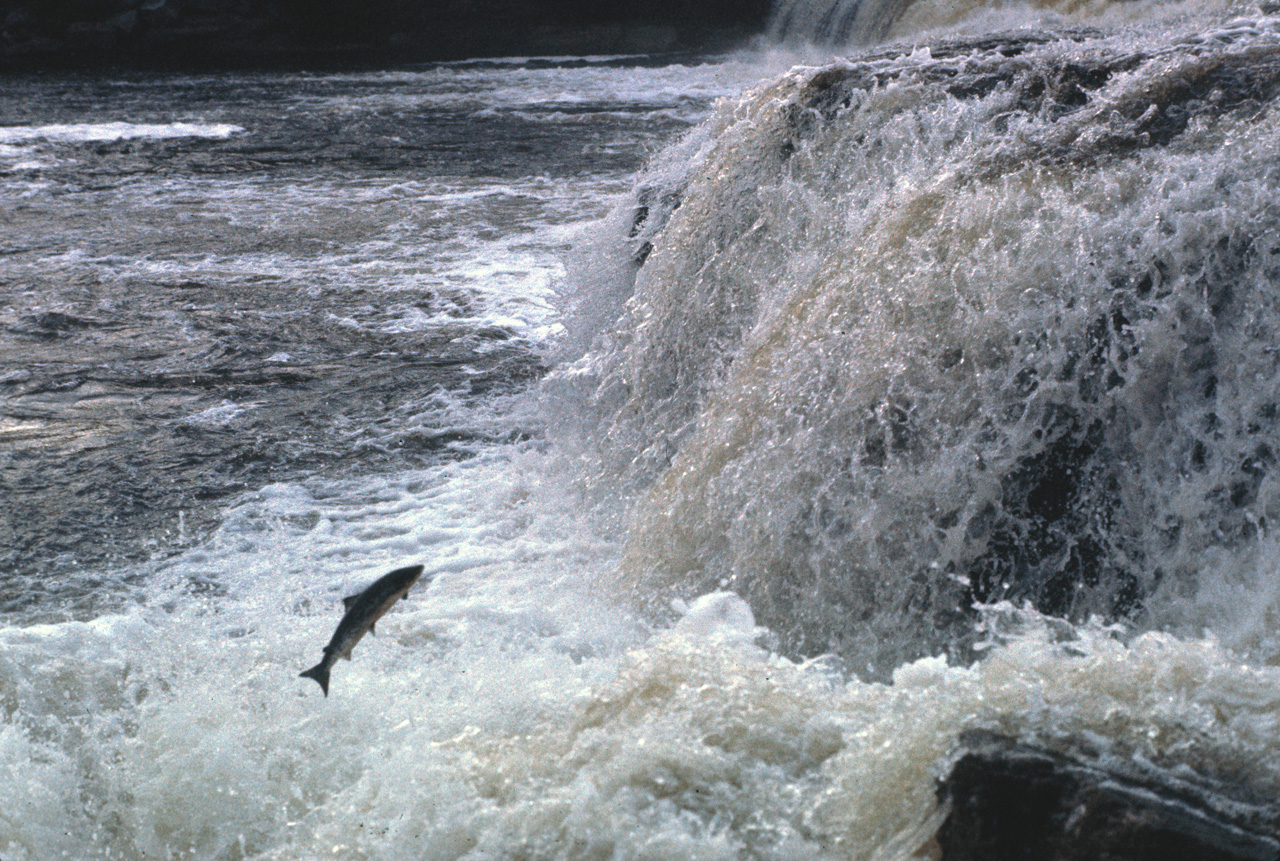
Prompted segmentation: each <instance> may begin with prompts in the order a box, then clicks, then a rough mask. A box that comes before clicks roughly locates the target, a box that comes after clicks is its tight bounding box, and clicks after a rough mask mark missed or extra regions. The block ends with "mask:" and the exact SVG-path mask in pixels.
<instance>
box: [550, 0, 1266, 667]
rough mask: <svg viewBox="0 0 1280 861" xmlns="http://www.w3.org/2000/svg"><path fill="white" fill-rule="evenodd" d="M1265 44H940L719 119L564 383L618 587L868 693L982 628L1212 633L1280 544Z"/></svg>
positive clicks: (845, 71)
mask: <svg viewBox="0 0 1280 861" xmlns="http://www.w3.org/2000/svg"><path fill="white" fill-rule="evenodd" d="M1277 24H1278V22H1277V21H1276V20H1275V19H1270V18H1259V17H1255V18H1250V19H1240V20H1236V21H1233V22H1232V23H1230V24H1227V25H1224V26H1222V27H1221V28H1220V29H1218V30H1216V31H1214V32H1212V33H1209V34H1202V35H1197V36H1194V37H1192V36H1190V35H1187V36H1176V35H1175V36H1173V37H1171V38H1170V39H1169V41H1168V42H1167V43H1166V44H1164V45H1160V44H1153V43H1152V42H1145V43H1142V44H1141V45H1138V44H1135V43H1134V42H1133V41H1131V38H1132V37H1130V36H1102V35H1099V34H1089V33H1077V34H1067V35H1054V34H1050V33H1044V32H1031V33H1018V34H1010V35H1007V36H1001V37H997V38H994V39H992V38H982V39H972V40H968V41H965V40H960V41H952V42H940V43H935V44H933V45H931V46H930V48H928V49H923V50H918V51H913V50H911V49H903V50H887V51H883V52H881V53H878V54H874V55H870V56H866V57H862V58H859V59H857V60H852V61H847V62H843V63H839V64H835V65H831V66H826V67H823V68H819V69H800V70H797V71H794V72H792V73H790V74H789V75H787V76H785V77H784V78H783V79H782V80H781V81H779V82H778V83H776V84H773V85H771V86H769V87H766V88H763V89H761V90H759V91H757V92H756V93H754V94H752V95H751V96H749V97H747V98H746V99H744V100H743V101H742V102H740V103H737V104H734V105H732V106H727V107H725V108H724V109H723V110H722V111H721V112H720V113H719V115H718V116H717V117H716V118H715V119H714V120H712V121H711V123H710V126H709V127H708V128H707V129H704V134H705V135H706V138H705V139H703V138H697V139H691V140H690V141H688V142H686V143H685V145H684V146H685V148H686V149H684V150H678V151H677V153H676V156H677V157H676V159H675V160H678V161H680V162H682V163H689V162H686V159H687V158H688V150H689V149H691V148H693V147H694V146H695V144H696V145H697V146H698V150H697V154H696V156H695V157H693V158H692V159H691V164H692V167H691V168H689V169H688V171H687V172H683V171H675V172H674V174H673V175H665V174H663V173H662V171H661V169H659V171H658V172H656V173H655V176H654V177H653V178H652V182H653V185H654V186H655V187H657V188H661V189H665V196H666V198H667V199H668V200H670V201H672V202H673V203H672V206H674V202H676V201H678V202H679V206H678V208H674V209H673V211H671V212H670V214H669V217H668V218H667V219H666V220H665V222H664V223H663V224H662V226H661V228H660V230H659V231H658V232H657V234H656V235H654V236H647V237H646V238H644V242H645V243H646V247H651V248H652V251H650V252H649V253H648V254H647V255H646V256H645V257H644V259H643V261H642V262H640V263H639V271H638V272H637V273H636V274H635V275H634V278H635V281H634V289H633V292H632V294H631V296H630V298H629V300H628V301H627V303H626V307H625V312H624V313H623V315H622V317H621V319H620V321H619V323H618V324H617V325H616V327H615V328H614V329H613V330H611V331H610V332H609V334H608V337H607V338H605V339H604V340H603V341H602V346H601V347H600V348H598V349H596V350H595V351H593V352H591V353H589V354H588V355H587V356H586V357H585V358H584V359H582V360H580V361H579V362H578V363H577V364H576V365H575V366H574V367H573V369H572V371H571V372H570V373H569V374H566V375H565V376H566V378H567V379H569V380H571V381H572V382H573V383H574V385H576V386H578V387H581V388H584V389H587V390H589V400H590V402H591V403H592V405H593V407H594V408H595V409H596V410H597V416H598V418H597V422H598V423H597V424H595V425H593V426H592V427H591V428H590V432H589V436H590V437H591V438H592V439H593V440H595V441H596V445H597V446H598V447H599V448H600V449H601V450H602V451H603V454H602V455H601V461H602V465H601V466H600V472H601V475H602V477H603V478H602V480H605V481H608V482H609V483H610V484H612V483H613V482H614V481H615V473H616V472H617V471H618V470H621V471H622V473H623V474H624V475H626V476H627V481H628V483H630V484H633V485H635V486H637V487H640V488H644V490H643V492H642V496H641V499H640V501H639V502H638V504H637V507H636V514H635V521H634V524H633V527H632V531H631V533H630V536H629V538H628V544H627V547H628V551H627V558H626V560H625V562H624V565H623V570H624V572H625V575H624V578H625V579H626V581H627V582H629V583H630V584H631V585H632V587H633V588H635V589H636V590H637V591H638V593H640V594H642V595H644V596H645V597H646V600H648V601H654V600H658V601H660V600H662V597H661V596H664V595H665V596H670V595H671V594H681V595H684V596H686V597H687V596H688V595H691V594H699V593H701V592H704V591H706V590H708V589H714V588H728V589H732V590H734V591H737V592H739V593H740V594H742V595H744V596H745V597H747V598H748V600H749V601H750V602H751V604H752V606H753V608H754V609H755V610H756V612H757V615H758V618H760V619H761V620H762V621H763V622H765V623H766V624H767V625H768V626H769V627H770V628H771V629H773V630H774V631H775V632H777V633H779V634H780V635H782V637H783V639H784V640H785V641H786V642H788V643H789V644H790V648H792V649H798V650H800V651H801V652H808V653H813V654H817V653H823V652H826V651H828V650H834V651H836V652H837V653H842V654H845V655H847V656H849V657H850V658H851V659H853V661H854V666H856V667H858V668H866V669H873V670H875V669H878V671H880V672H884V671H888V670H890V669H892V668H893V667H894V666H897V665H898V664H899V663H900V662H901V661H902V660H903V659H904V658H908V657H912V656H916V655H920V654H927V653H930V652H933V651H936V650H939V649H941V650H947V649H949V648H954V647H955V646H956V644H957V643H958V642H959V641H960V640H963V637H960V638H959V640H958V639H957V635H958V634H959V632H960V631H962V630H963V629H965V628H967V627H968V626H969V624H970V622H969V620H968V618H967V613H966V612H965V609H966V608H968V607H969V606H970V605H971V604H972V603H973V602H974V601H979V602H991V601H994V600H1000V599H1006V598H1008V599H1012V600H1016V601H1030V602H1032V603H1033V604H1034V605H1035V606H1037V607H1038V608H1040V609H1041V610H1043V611H1045V612H1049V613H1053V614H1055V615H1066V616H1068V617H1071V618H1076V619H1084V618H1086V617H1087V616H1088V615H1090V614H1093V613H1101V614H1103V615H1105V616H1108V617H1112V618H1115V617H1128V618H1131V619H1141V620H1143V624H1150V625H1156V626H1163V627H1168V626H1173V627H1175V628H1179V629H1181V630H1187V631H1194V630H1196V629H1197V626H1199V625H1201V624H1203V622H1204V619H1203V616H1202V613H1201V611H1202V610H1203V604H1202V595H1203V593H1204V591H1205V590H1206V589H1212V588H1214V587H1213V586H1212V585H1211V584H1215V583H1217V582H1218V580H1219V579H1220V578H1221V577H1223V576H1224V572H1223V571H1222V568H1221V566H1222V565H1223V564H1224V559H1226V558H1232V559H1235V560H1237V561H1236V563H1235V564H1241V561H1242V560H1256V559H1260V558H1263V557H1264V556H1265V554H1266V552H1267V551H1266V548H1267V547H1269V546H1270V544H1269V539H1268V537H1267V536H1268V534H1269V530H1268V525H1269V524H1270V523H1274V520H1275V517H1276V515H1277V510H1276V506H1277V502H1278V500H1277V498H1276V495H1275V480H1274V478H1273V477H1272V474H1271V473H1272V471H1273V470H1272V464H1273V461H1274V457H1275V454H1274V452H1275V451H1276V449H1277V445H1278V444H1280V438H1278V437H1277V434H1278V433H1280V427H1278V426H1277V412H1276V410H1277V408H1276V404H1277V403H1278V402H1280V401H1278V400H1277V398H1280V376H1277V366H1276V358H1275V354H1274V349H1273V346H1272V345H1273V342H1274V337H1275V333H1276V330H1277V326H1278V325H1280V316H1277V313H1278V312H1280V306H1278V305H1277V302H1276V298H1275V297H1276V287H1277V281H1276V279H1277V274H1278V273H1280V270H1277V268H1276V263H1275V261H1276V259H1277V257H1278V256H1280V244H1278V243H1280V240H1278V239H1277V235H1278V234H1277V228H1280V220H1278V219H1277V217H1278V216H1280V209H1277V206H1276V204H1275V199H1276V192H1277V182H1278V181H1280V172H1278V171H1277V167H1276V164H1277V155H1278V153H1277V151H1276V150H1275V149H1274V147H1272V146H1271V143H1270V142H1271V141H1273V140H1274V139H1275V135H1274V131H1275V129H1274V127H1273V122H1274V118H1273V116H1272V114H1271V112H1270V111H1268V110H1265V109H1261V108H1260V107H1259V106H1260V105H1265V104H1267V103H1268V102H1269V101H1270V100H1271V99H1272V98H1273V97H1274V95H1275V93H1276V90H1277V83H1278V81H1280V78H1278V77H1277V69H1278V68H1280V64H1278V61H1280V39H1278V38H1277V33H1278V30H1277ZM645 194H646V195H647V196H649V197H660V196H662V195H660V194H658V193H657V192H655V191H654V190H652V189H651V190H648V191H646V192H645ZM669 208H671V207H669ZM642 211H645V210H642V209H641V208H640V207H637V209H636V212H637V213H641V212H642ZM636 219H637V221H639V215H637V216H636ZM632 241H633V243H634V241H635V240H632ZM628 250H630V247H629V248H628ZM588 381H589V383H588ZM592 387H594V388H592ZM1198 596H1199V597H1198ZM1250 636H1251V637H1253V638H1254V639H1252V640H1250V642H1252V643H1254V644H1255V645H1258V646H1259V647H1260V648H1262V649H1263V652H1262V653H1261V656H1263V657H1268V658H1269V657H1271V656H1272V655H1273V654H1274V652H1273V650H1274V648H1275V645H1274V643H1273V642H1271V635H1270V634H1269V632H1267V631H1265V630H1257V631H1254V632H1252V633H1251V635H1250ZM1262 641H1266V644H1265V645H1263V643H1262Z"/></svg>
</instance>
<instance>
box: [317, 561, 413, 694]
mask: <svg viewBox="0 0 1280 861" xmlns="http://www.w3.org/2000/svg"><path fill="white" fill-rule="evenodd" d="M421 574H422V566H421V565H410V566H409V567H407V568H397V569H396V570H394V571H392V572H391V573H390V574H384V575H382V576H381V577H379V578H378V579H377V580H374V581H373V583H372V584H371V585H370V586H369V588H367V589H365V590H364V591H363V592H360V593H358V594H355V595H349V596H347V597H346V598H343V599H342V603H343V604H344V605H345V606H346V608H347V612H346V613H345V614H344V615H343V617H342V621H341V622H339V623H338V628H337V630H335V631H334V632H333V638H332V639H331V640H329V645H327V646H325V647H324V659H323V660H321V661H320V663H318V664H316V665H315V666H314V667H312V668H311V669H309V670H304V671H303V672H301V673H299V674H298V675H299V676H302V677H303V678H308V679H315V680H316V681H317V682H318V683H319V684H320V690H322V691H324V695H325V696H326V697H327V696H329V670H330V669H331V668H332V667H333V665H334V663H335V662H336V661H337V660H338V658H346V659H347V660H348V661H349V660H351V650H352V649H354V648H355V647H356V643H358V642H360V638H361V637H363V636H364V635H365V632H366V631H368V632H369V633H373V626H374V623H376V622H377V621H378V620H379V619H381V618H382V615H383V614H384V613H386V612H387V611H388V610H390V609H391V605H392V604H394V603H395V602H396V601H399V600H400V599H401V598H403V597H404V596H405V594H406V593H407V592H408V591H409V587H410V586H412V585H413V584H414V583H416V582H417V580H418V577H419V576H420V575H421Z"/></svg>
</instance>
